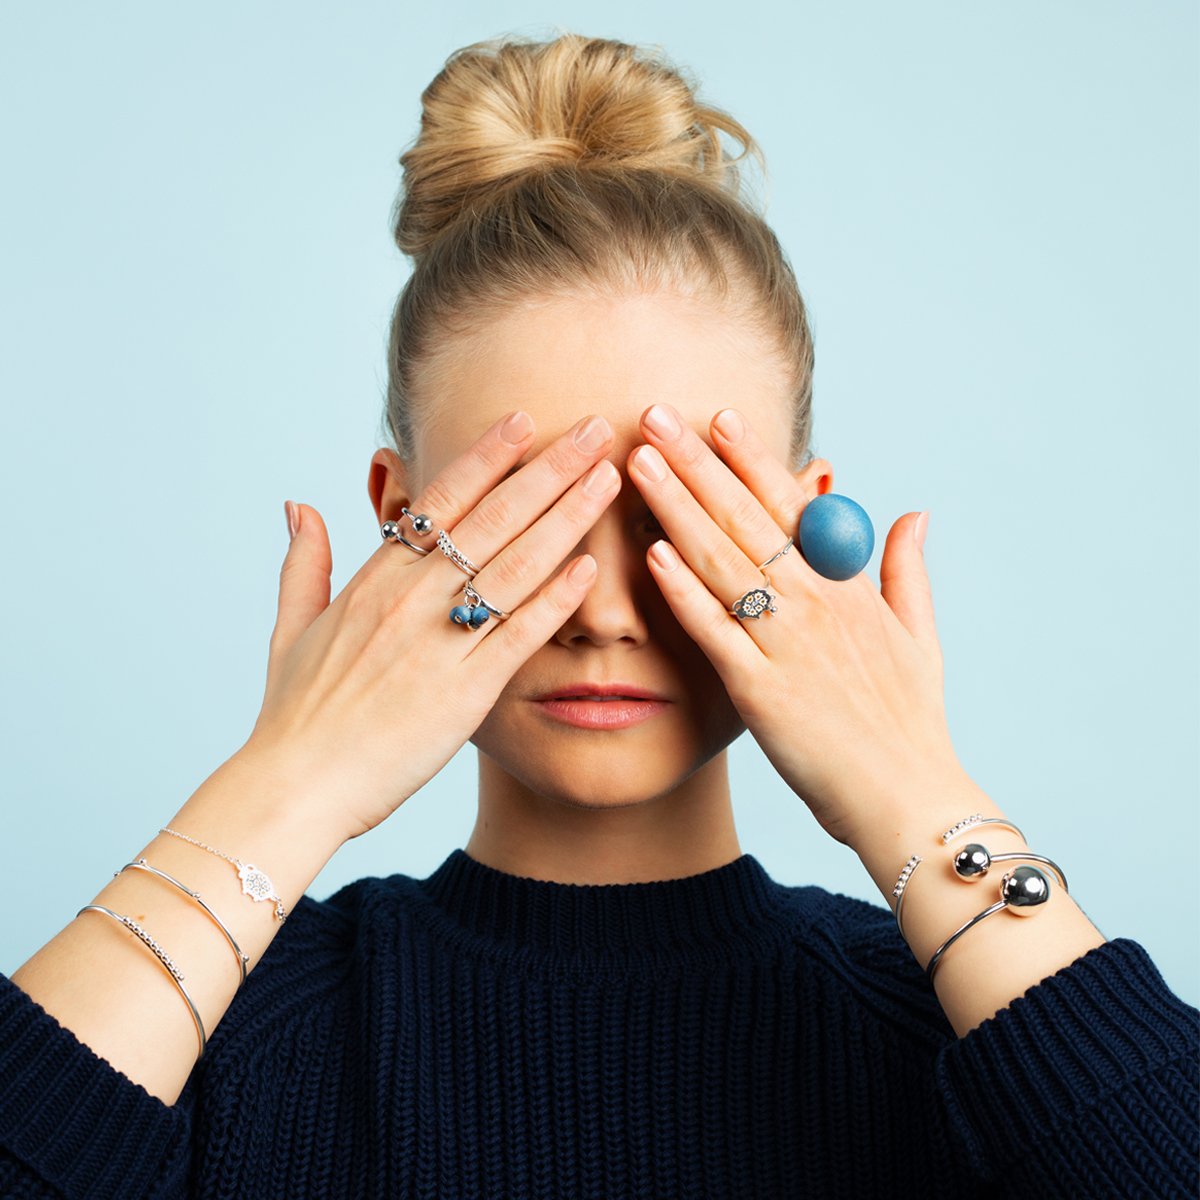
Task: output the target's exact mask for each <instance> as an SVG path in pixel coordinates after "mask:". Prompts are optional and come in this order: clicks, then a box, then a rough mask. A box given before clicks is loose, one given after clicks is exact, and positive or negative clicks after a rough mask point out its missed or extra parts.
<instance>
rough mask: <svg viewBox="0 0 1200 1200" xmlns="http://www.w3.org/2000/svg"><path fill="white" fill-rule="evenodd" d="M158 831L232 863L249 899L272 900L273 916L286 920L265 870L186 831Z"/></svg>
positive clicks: (282, 920)
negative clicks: (273, 902)
mask: <svg viewBox="0 0 1200 1200" xmlns="http://www.w3.org/2000/svg"><path fill="white" fill-rule="evenodd" d="M158 832H159V833H169V834H171V836H172V837H177V838H183V840H184V841H185V842H191V843H192V845H193V846H199V847H200V849H201V850H207V851H208V852H209V853H210V854H215V855H216V856H217V857H218V858H223V859H224V860H225V861H226V862H230V863H233V865H234V866H235V867H237V869H238V878H239V879H240V880H241V881H242V891H243V892H245V893H246V895H247V896H249V897H250V899H251V900H274V901H275V902H276V903H275V917H276V919H277V920H278V921H279V923H280V924H281V925H282V924H283V922H284V921H286V920H287V909H286V908H284V905H283V900H282V899H280V897H279V894H278V893H277V892H276V891H275V885H274V884H273V883H272V882H271V877H270V876H269V875H268V874H267V873H266V871H260V870H259V869H258V868H257V867H256V866H254V864H253V863H244V862H242V860H241V859H240V858H233V857H232V856H231V855H228V854H223V853H222V852H221V851H220V850H216V849H214V848H213V847H212V846H209V845H207V844H206V843H204V842H198V841H197V840H196V839H195V838H193V837H188V835H187V834H186V833H177V832H176V831H175V830H174V829H167V828H166V827H164V828H162V829H160V830H159V831H158Z"/></svg>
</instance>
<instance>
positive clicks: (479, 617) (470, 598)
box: [450, 581, 512, 629]
mask: <svg viewBox="0 0 1200 1200" xmlns="http://www.w3.org/2000/svg"><path fill="white" fill-rule="evenodd" d="M463 597H464V599H465V600H466V603H465V604H456V605H455V606H454V607H453V608H452V609H451V610H450V620H451V621H453V622H454V624H455V625H462V626H464V627H465V628H467V629H478V628H479V627H480V626H481V625H482V624H483V623H484V622H485V621H487V620H488V619H489V618H490V617H495V618H496V619H497V620H498V621H507V620H508V618H509V617H511V616H512V613H506V612H503V611H501V610H500V609H498V608H494V607H493V606H492V605H490V604H489V603H488V602H487V601H486V600H485V599H484V598H483V597H482V596H481V595H480V594H479V593H478V592H477V591H476V590H475V589H474V588H473V587H472V586H471V583H470V581H468V582H467V583H466V584H464V585H463Z"/></svg>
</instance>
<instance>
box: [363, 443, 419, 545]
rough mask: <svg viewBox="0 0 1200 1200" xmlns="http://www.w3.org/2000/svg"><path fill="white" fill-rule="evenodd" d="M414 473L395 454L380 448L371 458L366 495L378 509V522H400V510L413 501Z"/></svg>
mask: <svg viewBox="0 0 1200 1200" xmlns="http://www.w3.org/2000/svg"><path fill="white" fill-rule="evenodd" d="M413 482H414V481H413V480H412V479H411V473H410V472H409V469H408V467H407V466H405V464H404V463H403V462H402V461H401V459H400V456H399V455H398V454H397V453H396V452H395V450H392V449H390V448H389V447H387V446H381V447H380V448H379V449H378V450H376V451H375V453H374V454H373V455H371V466H370V468H369V469H368V471H367V495H368V496H370V497H371V505H372V507H373V508H374V509H375V519H376V521H377V522H378V523H379V524H380V525H382V524H383V523H384V521H398V520H400V510H401V509H402V508H403V507H404V506H405V505H407V504H408V502H409V501H410V500H411V499H412V497H413V494H414V493H413V487H412V484H413Z"/></svg>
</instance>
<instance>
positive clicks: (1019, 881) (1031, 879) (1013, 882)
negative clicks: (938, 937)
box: [925, 867, 1050, 983]
mask: <svg viewBox="0 0 1200 1200" xmlns="http://www.w3.org/2000/svg"><path fill="white" fill-rule="evenodd" d="M1049 899H1050V880H1049V879H1047V878H1046V876H1045V874H1044V872H1042V871H1039V870H1038V868H1037V867H1014V868H1013V869H1012V870H1011V871H1006V872H1005V873H1004V877H1003V878H1002V879H1001V880H1000V899H999V900H997V901H996V903H995V904H993V905H992V906H991V907H990V908H985V909H984V910H983V912H981V913H976V915H975V916H973V917H972V918H971V919H970V920H969V921H968V922H967V923H966V924H965V925H962V926H960V927H959V928H958V929H956V930H955V931H954V932H953V933H952V934H951V935H950V936H949V937H948V938H947V939H946V940H945V941H944V942H943V943H942V944H941V945H940V946H939V947H938V948H937V949H936V950H935V951H934V952H933V957H932V958H931V959H930V960H929V965H928V966H927V967H926V968H925V976H926V978H927V979H928V980H929V982H930V983H933V975H934V972H935V971H936V970H937V967H938V963H940V962H941V961H942V955H943V954H945V953H946V951H947V950H948V949H949V948H950V947H951V946H953V945H954V943H955V942H956V941H958V939H959V938H960V937H962V935H963V934H964V933H966V932H967V930H968V929H971V928H972V927H973V926H975V925H978V924H979V922H980V921H982V920H984V919H985V918H986V917H990V916H991V915H992V913H998V912H1000V911H1001V910H1002V909H1008V911H1009V912H1011V913H1012V914H1013V915H1014V916H1017V917H1030V916H1032V915H1033V914H1034V913H1036V912H1038V911H1039V910H1040V909H1041V907H1042V905H1044V904H1045V903H1046V902H1047V901H1048V900H1049Z"/></svg>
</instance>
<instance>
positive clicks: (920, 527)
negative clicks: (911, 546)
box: [913, 509, 929, 554]
mask: <svg viewBox="0 0 1200 1200" xmlns="http://www.w3.org/2000/svg"><path fill="white" fill-rule="evenodd" d="M928 525H929V510H928V509H926V510H925V511H924V512H923V513H921V515H920V516H919V517H918V518H917V520H916V524H915V525H913V541H914V542H916V543H917V548H918V549H919V550H920V551H921V553H922V554H924V553H925V530H926V528H927V527H928Z"/></svg>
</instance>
